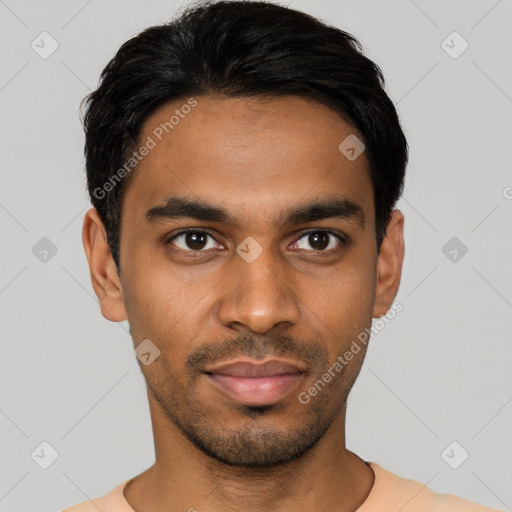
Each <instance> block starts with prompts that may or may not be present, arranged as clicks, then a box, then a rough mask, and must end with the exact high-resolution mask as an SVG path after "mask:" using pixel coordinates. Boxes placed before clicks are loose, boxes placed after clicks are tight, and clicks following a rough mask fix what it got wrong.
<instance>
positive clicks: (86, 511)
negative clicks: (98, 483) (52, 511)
mask: <svg viewBox="0 0 512 512" xmlns="http://www.w3.org/2000/svg"><path fill="white" fill-rule="evenodd" d="M126 483H127V482H123V483H121V484H119V485H117V486H116V487H114V488H113V489H112V490H111V491H109V492H108V493H107V494H105V495H104V496H101V497H99V498H93V499H90V500H87V501H83V502H81V503H77V504H76V505H73V506H71V507H69V508H66V509H63V510H62V511H61V512H98V511H99V510H101V511H102V512H133V511H132V509H131V508H130V507H129V505H128V503H127V502H126V500H125V499H124V496H123V489H124V487H125V485H126Z"/></svg>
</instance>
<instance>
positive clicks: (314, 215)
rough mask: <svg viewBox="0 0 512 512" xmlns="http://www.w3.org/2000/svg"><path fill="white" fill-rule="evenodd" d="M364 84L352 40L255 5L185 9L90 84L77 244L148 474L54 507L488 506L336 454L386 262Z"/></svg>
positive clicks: (378, 138)
mask: <svg viewBox="0 0 512 512" xmlns="http://www.w3.org/2000/svg"><path fill="white" fill-rule="evenodd" d="M383 84H384V80H383V77H382V74H381V71H380V69H379V68H378V67H377V66H376V65H375V64H374V63H373V62H372V61H370V60H369V59H367V58H366V57H365V56H364V55H363V53H362V50H361V47H360V45H359V43H358V42H357V41H356V40H355V39H354V38H353V37H352V36H350V35H349V34H347V33H345V32H343V31H340V30H338V29H336V28H333V27H329V26H327V25H325V24H323V23H321V22H319V21H318V20H316V19H314V18H312V17H310V16H308V15H306V14H303V13H300V12H297V11H294V10H291V9H288V8H285V7H280V6H277V5H273V4H267V3H262V2H261V3H260V2H244V3H242V2H218V3H213V4H212V3H205V4H201V5H199V6H196V7H193V8H189V9H188V10H186V11H185V12H184V13H183V14H182V15H181V16H180V17H179V18H178V19H176V20H175V21H173V22H171V23H169V24H165V25H162V26H157V27H151V28H149V29H147V30H145V31H144V32H142V33H141V34H139V35H138V36H136V37H134V38H133V39H131V40H130V41H128V42H126V43H125V44H124V45H123V46H122V47H121V48H120V50H119V51H118V53H117V55H116V56H115V57H114V58H113V59H112V61H111V62H110V63H109V64H108V66H107V67H106V68H105V70H104V71H103V73H102V77H101V84H100V86H99V88H98V89H97V90H96V91H95V92H93V93H92V94H91V95H90V96H89V98H88V104H87V112H86V115H85V118H84V125H85V130H86V146H85V154H86V168H87V178H88V188H89V192H90V196H91V201H92V203H93V206H94V208H93V209H91V210H89V211H88V212H87V214H86V217H85V221H84V228H83V242H84V247H85V251H86V254H87V258H88V262H89V266H90V273H91V279H92V284H93V287H94V290H95V292H96V294H97V296H98V298H99V301H100V305H101V311H102V314H103V315H104V316H105V317H106V318H107V319H109V320H111V321H115V322H119V321H123V320H125V319H127V320H128V322H129V325H130V332H131V335H132V337H133V341H134V346H135V349H136V353H137V357H138V359H139V363H140V368H141V371H142V372H143V375H144V378H145V380H146V383H147V389H148V400H149V405H150V412H151V420H152V425H153V431H154V441H155V448H156V461H155V464H154V465H153V466H151V467H150V468H149V469H147V470H146V471H144V472H143V473H142V474H140V475H138V476H136V477H134V478H132V479H131V480H129V481H127V482H124V483H122V484H120V485H119V486H117V487H116V488H115V489H113V490H112V491H111V492H109V493H108V494H107V495H106V496H103V497H102V498H98V499H96V500H93V501H88V502H84V503H82V504H80V505H76V506H74V507H71V508H69V509H67V511H68V512H70V511H72V512H86V511H96V510H98V509H99V510H101V511H102V512H114V511H116V512H127V511H136V512H149V511H151V512H163V511H166V512H168V511H180V510H183V511H186V510H188V511H194V510H197V511H199V512H203V511H204V512H217V511H219V512H220V511H235V510H236V511H272V512H290V511H326V512H353V511H356V510H358V511H359V512H374V511H379V512H384V511H399V510H400V511H403V512H412V511H415V512H423V511H448V510H450V511H465V512H472V511H474V512H478V511H486V510H491V509H489V508H486V507H483V506H480V505H476V504H472V503H470V502H468V501H466V500H464V499H462V498H458V497H455V496H451V495H437V494H434V493H433V492H432V491H430V490H429V489H428V488H426V487H425V486H424V485H422V484H420V483H418V482H414V481H411V480H406V479H403V478H400V477H398V476H397V475H394V474H392V473H390V472H388V471H386V470H385V469H384V468H382V467H381V466H379V465H378V464H376V463H373V462H366V461H364V460H362V459H361V458H359V457H358V456H357V455H356V454H354V453H352V452H351V451H349V450H348V449H347V448H346V447H345V415H346V403H347V397H348V394H349V392H350V390H351V388H352V386H353V384H354V382H355V380H356V378H357V375H358V373H359V371H360V369H361V365H362V363H363V360H364V356H365V353H366V348H367V338H365V337H364V336H361V333H365V332H367V331H368V329H369V327H370V326H371V323H372V318H380V317H382V316H384V315H386V314H387V313H388V312H389V311H392V310H393V309H392V308H394V307H395V306H394V304H393V301H394V299H395V297H396V294H397V291H398V288H399V284H400V277H401V271H402V262H403V257H404V240H403V223H404V218H403V215H402V213H401V212H400V211H399V210H396V209H393V207H394V205H395V203H396V201H397V199H398V198H399V197H400V194H401V192H402V189H403V181H404V175H405V168H406V164H407V143H406V140H405V137H404V134H403V132H402V130H401V128H400V124H399V121H398V117H397V114H396V110H395V108H394V106H393V104H392V103H391V101H390V99H389V98H388V96H387V95H386V93H385V92H384V90H383ZM350 354H352V355H351V356H350Z"/></svg>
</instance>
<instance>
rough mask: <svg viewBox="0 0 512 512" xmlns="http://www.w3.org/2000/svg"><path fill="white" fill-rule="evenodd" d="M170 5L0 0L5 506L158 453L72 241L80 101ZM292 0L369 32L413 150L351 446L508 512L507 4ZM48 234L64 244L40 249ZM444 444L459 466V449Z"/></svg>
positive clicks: (51, 505)
mask: <svg viewBox="0 0 512 512" xmlns="http://www.w3.org/2000/svg"><path fill="white" fill-rule="evenodd" d="M178 5H179V4H178V3H177V2H164V1H154V0H153V1H145V2H133V1H132V2H127V1H120V0H116V1H103V2H100V1H99V0H92V1H88V2H87V1H86V0H73V1H70V0H67V1H64V0H59V1H53V2H36V1H35V0H32V1H20V0H5V1H1V0H0V40H1V41H0V45H1V46H0V48H1V66H0V108H1V132H0V143H1V154H2V159H1V172H2V176H1V189H0V226H1V240H2V243H1V245H0V255H1V271H0V307H1V323H0V328H1V340H2V341H1V348H2V350H1V355H2V357H0V390H1V391H0V393H1V395H0V510H2V511H8V510H9V511H12V512H19V511H29V510H38V511H39V512H46V511H52V510H60V509H61V508H63V507H65V506H70V505H72V504H74V503H77V502H81V501H85V500H87V499H88V498H90V497H96V496H99V495H102V494H105V493H106V492H108V491H109V490H110V489H112V488H113V487H114V486H116V485H118V484H119V483H121V482H122V481H124V480H127V479H128V478H131V477H132V476H135V475H136V474H138V473H140V472H141V471H143V470H144V469H146V468H147V467H148V466H150V465H151V464H152V463H153V460H154V459H153V458H154V451H153V441H152V432H151V423H150V418H149V411H148V406H147V397H146V392H145V387H144V383H143V379H142V375H141V373H140V370H139V368H138V365H137V361H136V359H135V357H134V355H133V346H132V341H131V339H130V336H129V333H128V331H127V325H126V323H123V324H115V323H110V322H108V321H107V320H105V319H104V318H103V317H102V316H101V314H100V311H99V307H98V303H97V300H96V297H95V295H94V293H93V290H92V287H91V284H90V280H89V274H88V267H87V262H86V259H85V255H84V253H83V248H82V243H81V225H82V219H83V215H84V213H85V211H86V208H87V207H88V205H89V203H88V199H87V196H86V193H85V179H84V175H83V165H84V159H83V153H82V152H83V133H82V128H81V125H80V121H79V117H78V105H79V102H80V100H81V99H82V98H83V97H84V95H85V94H87V93H88V92H89V91H90V90H92V89H94V88H95V87H96V85H97V81H98V78H99V74H100V71H101V70H102V69H103V67H104V66H105V65H106V63H107V61H108V60H109V59H110V58H111V57H112V56H113V55H114V53H115V51H116V50H117V49H118V47H119V46H120V45H121V44H122V43H123V42H124V41H125V40H127V39H128V38H130V37H132V36H134V35H135V34H137V33H138V32H139V31H141V30H142V29H144V28H145V27H147V26H149V25H152V24H157V23H160V22H163V21H165V20H167V19H168V18H169V17H171V16H172V14H173V13H174V12H175V10H176V8H177V7H178ZM290 5H291V6H292V7H295V8H298V9H301V10H304V11H307V12H310V13H312V14H314V15H316V16H318V17H321V18H323V19H325V20H326V21H328V22H329V23H331V24H334V25H336V26H338V27H340V28H342V29H344V30H346V31H348V32H351V33H352V34H354V35H355V36H356V37H357V38H359V39H360V40H361V42H362V43H363V45H364V48H365V51H366V54H367V55H368V56H369V57H370V58H372V59H374V60H375V61H376V62H377V64H379V65H380V66H381V68H382V70H383V72H384V75H385V77H386V80H387V90H388V92H389V95H390V96H391V98H392V99H393V100H394V102H395V104H397V108H398V111H399V114H400V117H401V120H402V123H403V127H404V131H405V133H406V136H407V137H408V141H409V144H410V147H411V161H410V165H409V167H408V176H407V180H406V188H405V192H404V196H403V198H402V199H401V200H400V202H399V205H398V207H399V208H400V209H401V210H402V211H403V213H404V214H405V218H406V222H405V236H406V256H405V263H404V271H403V278H402V284H401V287H400V291H399V293H398V296H397V301H399V302H400V303H401V304H402V305H403V311H402V312H401V313H399V314H398V315H397V317H396V318H395V319H394V320H393V321H392V322H391V323H390V324H389V325H387V326H386V327H385V329H383V330H382V331H381V332H379V334H378V335H377V336H376V337H375V338H374V339H373V341H372V343H371V346H370V350H369V353H368V356H367V359H366V361H365V364H364V367H363V370H362V372H361V375H360V378H359V380H358V382H357V383H356V386H355V388H354V390H353V393H352V395H351V397H350V400H349V409H348V424H347V429H348V431H347V444H348V447H349V449H351V450H352V451H354V452H356V453H357V454H359V455H360V456H361V457H362V458H364V459H365V460H369V461H375V462H377V463H378V464H380V465H381V466H383V467H384V468H385V469H388V470H389V471H392V472H395V473H397V474H399V475H401V476H404V477H408V478H411V479H414V480H418V481H421V482H423V483H426V484H428V486H429V487H431V488H432V489H433V490H435V491H436V492H449V493H452V494H458V495H461V496H464V497H465V498H467V499H470V500H472V501H477V502H480V503H482V504H486V505H488V506H492V507H496V508H501V509H504V510H510V507H511V506H512V487H511V485H510V482H511V481H512V469H511V460H512V441H511V435H510V432H511V431H512V429H511V423H512V404H511V401H512V385H511V384H512V376H511V371H510V368H511V360H512V344H511V343H510V341H511V336H510V333H511V331H512V268H511V261H512V260H511V253H512V237H511V233H512V200H511V199H510V198H511V197H512V189H511V188H507V187H512V172H511V165H510V164H511V153H510V146H511V141H512V116H511V112H512V99H511V97H512V85H511V82H512V80H511V79H512V69H511V65H510V62H511V58H510V57H511V54H512V52H511V50H512V38H511V37H510V27H511V26H512V23H511V22H512V2H511V1H510V0H508V1H505V0H501V1H496V0H485V1H484V0H482V1H471V2H470V1H462V0H461V1H453V0H452V1H446V0H443V1H441V0H438V1H425V0H423V1H420V0H415V1H414V2H413V1H412V0H395V1H393V2H380V1H377V0H375V1H355V0H353V1H348V0H347V1H339V2H334V1H326V0H323V1H321V0H314V1H313V0H295V1H293V2H291V4H290ZM43 31H47V32H49V33H50V34H51V36H52V37H53V38H54V39H55V40H56V41H57V42H58V45H59V46H58V49H57V50H56V51H55V52H54V53H53V54H52V55H50V56H49V57H48V58H46V59H43V58H41V57H40V55H39V54H38V53H36V52H35V51H34V50H33V49H32V48H31V43H32V41H34V40H35V41H36V43H37V41H40V39H41V38H40V37H39V34H41V32H43ZM453 31H457V32H459V33H460V35H461V36H462V37H463V38H464V39H465V40H466V41H467V42H468V43H469V48H468V49H467V50H466V51H465V52H464V53H463V54H461V55H460V56H458V58H452V57H451V56H449V55H448V54H447V53H446V51H445V50H444V49H443V47H442V41H443V40H445V39H446V38H447V36H449V34H451V33H452V32H453ZM39 44H40V46H42V43H39ZM445 44H448V45H449V46H452V49H451V51H452V53H453V52H454V51H455V52H458V51H459V50H460V49H461V48H462V46H461V44H462V43H461V41H460V40H457V39H455V40H454V39H453V37H452V38H451V39H450V38H449V39H448V41H447V43H445ZM45 48H46V49H48V48H49V40H46V43H45ZM507 196H508V199H507ZM43 237H47V238H48V239H50V240H51V242H52V243H53V244H54V245H55V246H56V248H57V252H56V254H55V255H53V256H52V253H51V252H49V253H48V254H47V255H46V256H45V257H46V261H41V260H40V258H43V259H44V253H42V252H41V251H42V250H43V249H44V244H45V243H47V242H44V241H43V242H39V241H40V239H41V238H43ZM452 237H457V239H458V240H459V241H460V242H456V243H457V244H459V248H458V249H457V248H456V247H455V246H454V247H455V249H456V250H457V251H458V252H457V259H456V261H452V260H453V258H454V254H455V253H453V252H452V254H451V255H450V254H449V251H453V247H451V246H448V249H445V250H444V252H443V247H444V246H445V244H446V243H447V242H448V241H449V240H450V239H451V238H452ZM38 242H39V243H40V244H43V245H41V246H39V245H36V244H37V243H38ZM461 244H464V246H466V247H467V249H468V252H467V253H466V254H465V255H463V256H461V255H462V252H461V251H460V247H461ZM34 246H36V249H34V250H33V247H34ZM41 247H42V249H41ZM34 253H36V254H34ZM445 253H446V254H447V255H445ZM43 441H46V442H48V443H50V445H51V446H53V447H54V449H55V450H56V451H57V452H58V458H57V460H56V461H55V462H54V463H53V464H52V465H51V466H50V467H49V468H48V469H42V468H41V467H40V466H39V465H38V464H36V462H35V460H33V458H32V457H31V453H32V452H33V451H34V450H36V449H37V448H38V447H39V445H40V443H41V442H43ZM453 441H457V442H458V443H459V444H460V445H461V446H462V447H463V448H464V449H465V450H467V452H468V453H469V458H468V459H467V460H466V461H465V462H464V463H463V464H462V465H461V466H460V467H459V468H458V469H452V468H451V467H450V466H449V465H448V464H447V462H446V461H445V460H447V459H446V455H445V457H444V459H443V457H442V456H441V454H442V453H443V451H444V450H445V448H446V447H447V446H448V445H449V444H450V443H451V442H453ZM36 451H37V450H36ZM43 452H44V450H43ZM43 452H40V451H39V453H40V454H41V453H43ZM448 453H449V454H450V456H451V462H452V464H453V463H454V461H455V462H457V459H460V457H461V453H462V452H461V451H460V448H456V449H455V450H454V451H453V452H451V451H450V450H448ZM48 454H49V451H48V450H46V452H44V456H43V455H41V457H40V460H42V459H44V457H48V456H49V455H48ZM35 458H36V459H37V457H35ZM311 512H312V511H311Z"/></svg>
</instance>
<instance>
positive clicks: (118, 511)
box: [62, 462, 498, 512]
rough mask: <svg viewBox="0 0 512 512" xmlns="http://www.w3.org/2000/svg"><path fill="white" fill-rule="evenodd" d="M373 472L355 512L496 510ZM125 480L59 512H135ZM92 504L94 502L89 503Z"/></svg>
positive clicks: (376, 468) (381, 471)
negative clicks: (362, 500) (373, 474)
mask: <svg viewBox="0 0 512 512" xmlns="http://www.w3.org/2000/svg"><path fill="white" fill-rule="evenodd" d="M368 464H369V465H370V467H371V468H372V469H373V472H374V473H375V481H374V483H373V487H372V490H371V491H370V494H369V495H368V497H367V498H366V500H365V502H364V503H363V504H362V505H361V506H360V507H359V508H358V509H357V511H356V512H398V511H400V512H497V510H498V509H493V508H488V507H484V506H482V505H477V504H476V503H471V502H470V501H467V500H465V499H463V498H459V497H457V496H453V495H451V494H435V493H433V492H432V491H431V490H430V489H429V488H428V487H425V485H424V484H421V483H419V482H415V481H414V480H408V479H405V478H401V477H399V476H397V475H395V474H393V473H390V472H389V471H386V470H385V469H383V468H382V467H380V466H379V465H378V464H375V462H368ZM128 481H129V480H127V481H126V482H123V483H122V484H119V485H118V486H117V487H115V488H114V489H112V490H111V491H110V492H109V493H108V494H106V495H105V496H102V497H101V498H97V499H94V500H92V501H86V502H83V503H80V504H78V505H75V506H73V507H71V508H67V509H65V510H63V511H62V512H98V510H101V512H135V511H134V510H133V508H132V507H131V506H130V504H129V503H128V502H127V501H126V499H125V497H124V494H123V489H124V486H125V485H126V484H127V482H128ZM93 502H94V503H93Z"/></svg>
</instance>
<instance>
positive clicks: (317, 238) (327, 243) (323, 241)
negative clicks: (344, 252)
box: [296, 230, 344, 252]
mask: <svg viewBox="0 0 512 512" xmlns="http://www.w3.org/2000/svg"><path fill="white" fill-rule="evenodd" d="M329 237H330V240H329ZM302 239H305V240H306V245H309V247H310V248H311V249H312V250H313V251H318V252H324V251H326V250H330V249H335V248H336V247H337V245H336V242H338V244H339V245H338V247H339V246H342V245H344V240H343V239H342V238H341V237H340V236H338V235H335V234H334V233H331V232H329V231H322V230H316V231H309V232H307V233H304V234H303V235H302V237H301V238H300V239H299V241H298V242H296V244H298V245H299V249H304V248H305V249H308V247H303V246H302V245H301V242H300V241H301V240H302ZM308 250H310V249H308Z"/></svg>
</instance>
